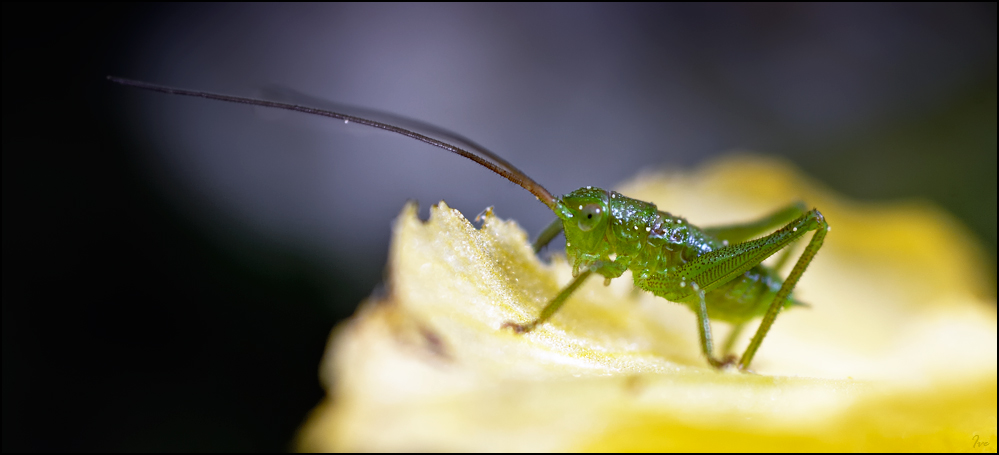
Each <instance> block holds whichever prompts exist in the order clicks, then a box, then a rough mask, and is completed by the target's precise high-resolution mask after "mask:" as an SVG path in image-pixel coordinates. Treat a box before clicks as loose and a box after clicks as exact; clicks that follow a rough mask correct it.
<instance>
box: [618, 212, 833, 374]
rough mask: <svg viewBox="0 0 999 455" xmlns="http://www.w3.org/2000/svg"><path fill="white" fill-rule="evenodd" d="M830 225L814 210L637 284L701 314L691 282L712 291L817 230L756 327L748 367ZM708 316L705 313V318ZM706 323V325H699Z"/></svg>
mask: <svg viewBox="0 0 999 455" xmlns="http://www.w3.org/2000/svg"><path fill="white" fill-rule="evenodd" d="M828 227H829V225H828V224H826V221H825V219H824V218H823V217H822V214H821V213H819V211H818V210H811V211H809V212H808V213H806V214H805V215H803V216H801V217H800V218H798V219H796V220H794V221H792V222H791V223H788V224H787V225H786V226H784V227H782V228H780V229H778V230H777V231H775V232H773V233H772V234H770V235H767V236H765V237H761V238H759V239H755V240H750V241H747V242H743V243H737V244H734V245H729V246H726V247H723V248H719V249H717V250H714V251H711V252H709V253H706V254H703V255H700V256H697V257H696V258H694V259H693V260H691V261H689V262H687V263H685V264H683V265H682V266H679V267H676V268H673V269H670V270H669V271H667V272H666V273H661V274H655V275H649V276H647V277H643V278H636V280H635V284H637V285H639V286H640V287H642V288H643V289H646V290H648V291H651V292H652V293H653V294H656V295H657V296H660V297H663V298H665V299H667V300H670V301H673V302H682V303H685V304H687V305H689V306H690V307H691V309H693V310H694V312H695V313H700V308H699V305H700V300H701V297H700V295H699V294H700V292H695V291H694V290H693V288H692V286H690V283H692V282H694V283H697V284H698V286H699V291H703V292H711V291H713V290H715V289H718V288H719V287H721V286H723V285H725V284H726V283H728V282H730V281H731V280H733V279H735V278H737V277H738V276H739V275H742V274H743V273H745V272H746V271H748V270H749V269H751V268H753V267H754V266H756V265H757V264H760V263H761V262H763V261H764V260H765V259H767V258H768V257H770V256H771V255H773V254H774V253H776V252H777V251H779V250H781V249H783V248H784V247H786V246H788V245H789V244H791V243H793V242H795V241H797V240H798V239H799V238H801V237H802V236H803V235H804V234H806V233H807V232H808V231H816V233H815V234H814V235H813V236H812V240H811V242H809V244H808V246H807V247H806V248H805V251H804V252H803V253H802V255H801V257H800V259H799V260H798V263H797V264H796V265H795V268H794V270H793V271H792V272H791V274H790V276H788V278H787V279H786V280H784V283H783V285H782V287H781V288H780V290H779V291H778V292H777V295H776V297H775V298H774V300H773V301H772V302H771V304H770V306H769V307H768V308H767V313H766V314H765V316H764V320H763V323H761V325H760V329H759V330H757V333H756V336H754V338H753V342H752V343H750V345H749V348H747V351H746V353H745V354H743V356H742V359H741V360H740V362H739V368H740V369H746V368H747V367H748V366H749V364H750V362H751V361H752V359H753V356H754V355H755V353H756V350H757V349H758V348H759V345H760V343H761V342H762V341H763V338H764V337H765V336H766V334H767V331H769V329H770V326H771V325H772V324H773V321H774V319H775V318H776V317H777V312H778V311H779V310H780V308H782V307H783V306H784V304H785V303H786V302H787V298H788V296H789V295H790V293H791V290H792V289H794V286H795V285H796V284H797V282H798V279H799V278H801V274H802V273H804V270H805V267H806V266H807V265H808V263H809V262H811V259H812V257H814V256H815V252H816V251H818V249H819V247H821V246H822V239H823V238H825V233H826V230H827V229H828ZM706 316H707V315H705V317H706ZM700 325H703V324H700Z"/></svg>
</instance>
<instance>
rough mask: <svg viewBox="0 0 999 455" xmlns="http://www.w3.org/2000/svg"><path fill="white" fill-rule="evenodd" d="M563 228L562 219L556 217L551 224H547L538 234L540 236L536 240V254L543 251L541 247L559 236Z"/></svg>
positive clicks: (534, 246)
mask: <svg viewBox="0 0 999 455" xmlns="http://www.w3.org/2000/svg"><path fill="white" fill-rule="evenodd" d="M562 229H563V225H562V220H561V219H559V218H555V221H552V222H551V224H549V225H548V226H545V230H543V231H541V233H540V234H538V238H537V239H535V240H534V245H533V248H534V254H538V253H539V252H541V249H542V248H544V247H545V246H547V245H548V244H549V243H551V241H552V239H554V238H555V237H556V236H558V235H559V234H560V233H561V232H562Z"/></svg>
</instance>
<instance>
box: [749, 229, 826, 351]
mask: <svg viewBox="0 0 999 455" xmlns="http://www.w3.org/2000/svg"><path fill="white" fill-rule="evenodd" d="M811 214H814V217H813V220H810V221H814V222H815V226H814V227H810V228H811V229H814V230H815V234H813V235H812V240H811V241H809V242H808V246H806V247H805V251H803V252H802V253H801V256H800V257H799V258H798V262H797V263H795V264H794V269H792V270H791V274H789V275H788V276H787V279H785V280H784V284H783V285H782V286H781V287H780V290H779V291H777V295H776V296H775V297H774V300H773V302H770V307H769V308H767V312H766V314H765V315H763V321H762V322H760V328H759V329H757V330H756V335H753V339H752V341H750V342H749V346H748V347H747V348H746V352H744V353H743V354H742V358H741V359H739V369H740V370H745V369H747V368H749V364H750V362H752V361H753V356H755V355H756V350H757V349H759V348H760V343H762V342H763V338H765V337H766V336H767V332H769V331H770V326H772V325H773V324H774V321H775V320H776V319H777V314H778V313H780V310H781V308H784V303H785V302H787V298H788V296H790V295H791V291H792V290H793V289H794V287H795V285H797V284H798V280H799V279H801V275H802V274H804V273H805V268H807V267H808V264H810V263H811V262H812V259H813V258H815V254H816V253H818V251H819V248H821V247H822V241H823V240H824V239H825V237H826V232H828V231H829V224H828V223H826V220H825V217H823V216H822V214H821V213H819V211H818V210H812V212H810V213H809V215H811ZM811 229H810V230H811Z"/></svg>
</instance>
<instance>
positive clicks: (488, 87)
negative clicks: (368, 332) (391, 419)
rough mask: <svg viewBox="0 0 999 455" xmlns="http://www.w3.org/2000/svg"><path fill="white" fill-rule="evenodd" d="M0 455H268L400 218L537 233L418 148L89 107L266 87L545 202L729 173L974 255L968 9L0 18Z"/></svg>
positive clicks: (358, 135)
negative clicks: (525, 180)
mask: <svg viewBox="0 0 999 455" xmlns="http://www.w3.org/2000/svg"><path fill="white" fill-rule="evenodd" d="M3 8H4V14H3V16H4V19H3V20H4V84H3V90H4V94H3V99H4V101H3V104H4V134H3V138H4V152H3V160H4V162H3V172H4V178H3V185H4V191H3V198H4V203H3V210H4V214H3V219H4V227H3V229H4V234H3V242H4V246H3V251H4V256H3V257H4V286H3V295H4V297H3V298H4V304H3V324H4V326H3V327H4V328H3V336H4V344H3V349H4V351H3V362H4V366H3V371H4V373H3V381H4V382H3V394H4V395H3V402H4V405H3V413H4V414H3V416H4V419H3V420H4V431H3V433H4V442H3V448H4V451H8V450H52V451H56V450H117V451H121V450H143V451H149V450H260V451H263V450H283V449H287V448H288V447H289V446H288V444H289V441H290V440H291V438H292V436H293V432H294V429H295V428H296V427H297V425H298V424H299V423H300V422H301V420H302V419H303V418H304V417H305V413H306V412H307V411H308V409H310V408H311V407H312V406H313V405H315V403H316V402H317V401H318V400H319V398H320V397H321V394H322V392H321V390H320V389H319V387H318V383H317V379H316V371H317V368H318V362H319V357H320V355H321V353H322V350H323V347H324V343H325V340H326V336H327V334H328V333H329V330H330V329H331V328H332V327H333V326H334V324H335V323H336V322H337V321H338V320H340V319H342V318H343V317H346V316H348V315H349V314H350V313H351V312H352V311H353V308H354V306H355V305H356V304H357V303H358V302H359V301H360V300H361V299H363V298H364V297H365V296H366V295H368V294H369V293H370V292H371V290H372V289H373V288H375V287H376V285H377V283H378V282H379V281H380V278H381V272H382V268H383V266H384V264H385V258H386V254H387V249H388V238H389V235H390V229H391V223H392V220H393V219H394V218H395V216H396V215H397V214H398V213H399V211H400V210H401V208H402V206H403V204H404V203H405V201H406V200H408V199H416V200H418V201H419V202H420V203H421V213H422V214H424V216H425V214H426V210H427V207H428V206H429V205H431V204H434V203H436V202H437V201H439V200H442V199H443V200H445V201H446V202H447V203H448V204H449V205H451V206H452V207H456V208H458V209H460V210H461V211H462V212H463V213H465V214H466V216H469V217H472V216H474V215H475V214H477V213H479V212H480V211H481V210H482V209H484V208H485V207H487V206H490V205H492V206H495V209H496V212H497V213H498V214H499V215H500V216H502V217H506V218H513V219H516V220H517V221H518V222H520V223H521V225H523V226H524V227H525V228H526V229H527V230H528V231H529V232H530V233H531V234H534V233H536V232H538V231H539V230H540V229H541V228H542V227H543V226H544V225H545V224H546V223H547V222H548V221H550V219H551V217H552V216H551V215H550V214H549V213H547V212H546V209H545V208H544V207H543V206H542V205H541V204H538V203H537V202H536V201H535V200H534V198H533V196H531V195H529V194H528V193H527V192H524V191H522V190H520V189H519V188H517V187H516V186H514V185H513V184H511V183H509V182H506V181H504V180H503V179H501V178H500V177H498V176H495V175H493V174H491V173H490V172H488V171H486V170H484V169H482V168H479V167H478V166H477V165H475V164H473V163H471V162H469V161H467V160H463V159H460V158H457V157H455V156H453V155H450V154H448V153H445V152H443V151H441V150H438V149H435V148H433V147H430V146H427V145H423V144H419V143H416V142H415V141H412V140H409V139H406V138H402V137H395V136H394V135H391V134H388V133H382V132H377V131H372V130H369V129H366V128H364V127H360V126H357V125H349V126H345V125H343V124H341V123H338V122H331V121H327V120H323V119H319V118H309V117H308V116H304V115H298V114H290V113H282V112H275V111H268V110H265V109H255V108H251V107H247V106H237V105H229V104H224V103H218V102H210V101H205V100H197V99H190V98H181V97H171V96H166V95H161V94H155V93H146V92H141V91H137V90H133V89H126V88H123V87H117V86H113V85H112V84H110V83H107V82H106V81H104V80H103V78H104V76H105V75H108V74H113V75H116V76H121V77H127V78H133V79H141V80H145V81H149V82H154V83H160V84H166V85H173V86H178V87H183V88H190V89H198V90H206V91H212V92H218V93H225V94H230V95H241V96H260V95H261V94H262V93H264V92H263V91H264V90H266V89H267V88H269V87H273V86H281V87H286V88H290V89H293V90H297V91H299V92H303V93H306V94H308V95H312V96H316V97H319V98H323V99H328V100H331V101H336V102H340V103H346V104H351V105H356V106H360V107H366V108H372V109H379V110H383V111H387V112H391V113H395V114H399V115H403V116H407V117H410V118H414V119H419V120H422V121H425V122H429V123H432V124H435V125H438V126H440V127H444V128H447V129H450V130H452V131H455V132H458V133H461V134H463V135H465V136H467V137H469V138H472V139H474V140H476V141H477V142H479V143H481V144H483V145H485V146H486V147H489V148H490V149H492V150H493V151H495V152H497V153H499V154H500V155H501V156H503V157H504V158H506V159H508V160H509V161H510V162H512V163H514V164H515V165H517V166H518V167H520V168H521V169H523V170H524V171H525V172H527V173H528V174H529V175H530V176H531V177H533V178H534V179H536V180H538V181H539V182H540V183H542V184H543V185H545V186H546V187H548V189H549V190H551V191H552V192H553V193H559V194H561V193H565V192H568V191H571V190H573V189H575V188H577V187H580V186H583V185H595V186H603V187H613V186H614V185H616V184H618V183H620V182H622V181H623V180H625V179H627V178H629V177H631V176H633V175H635V174H636V173H637V172H638V171H640V170H642V169H646V168H650V167H651V168H658V167H663V166H670V167H675V166H684V167H692V166H696V165H698V164H699V163H702V162H704V161H705V160H707V159H710V158H712V157H716V156H719V155H720V154H723V153H727V152H731V151H735V150H750V151H756V152H759V153H766V154H772V155H778V156H782V157H786V158H787V159H789V160H790V161H792V162H793V163H795V164H796V165H798V166H799V167H801V168H802V169H803V170H804V171H805V172H807V173H808V174H810V175H812V176H813V177H815V178H816V179H818V180H819V181H821V182H823V183H825V184H827V185H829V186H830V187H832V188H833V189H835V190H837V191H839V192H842V193H844V194H847V195H849V196H851V197H854V198H857V199H860V200H876V201H885V200H895V199H899V198H921V199H928V200H931V201H934V202H936V203H939V204H941V205H942V206H944V207H945V208H946V209H947V210H949V211H950V212H951V213H954V214H955V215H956V216H957V217H958V218H959V219H961V220H962V221H963V222H964V223H966V224H967V225H968V226H969V227H970V229H971V232H973V234H974V235H976V236H977V237H978V238H979V239H981V240H982V241H983V245H984V247H985V250H986V253H987V255H989V258H990V259H991V264H992V267H993V272H994V269H995V257H996V123H997V120H996V42H997V40H996V6H995V4H994V3H992V4H954V5H950V4H947V5H942V4H935V5H934V4H930V5H927V4H914V5H913V4H877V5H839V4H833V5H829V4H826V5H815V4H804V5H799V4H794V5H785V4H779V5H758V4H754V5H743V4H726V5H701V4H696V5H694V4H685V5H625V6H611V5H561V4H560V5H408V4H406V5H367V4H365V5H356V4H352V5H256V4H254V5H153V6H145V5H143V6H130V7H117V6H100V7H97V6H81V7H75V9H69V8H67V7H52V6H50V7H33V6H26V5H9V4H5V5H4V7H3Z"/></svg>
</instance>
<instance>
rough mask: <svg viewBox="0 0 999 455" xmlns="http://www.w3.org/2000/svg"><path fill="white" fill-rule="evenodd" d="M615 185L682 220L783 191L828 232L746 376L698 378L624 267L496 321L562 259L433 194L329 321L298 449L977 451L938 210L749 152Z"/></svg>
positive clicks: (730, 215) (687, 320)
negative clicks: (817, 213)
mask: <svg viewBox="0 0 999 455" xmlns="http://www.w3.org/2000/svg"><path fill="white" fill-rule="evenodd" d="M620 190H621V192H622V193H624V194H626V195H628V196H631V197H635V198H639V199H643V200H648V201H652V202H655V203H656V204H657V205H658V206H659V207H660V208H661V209H663V210H667V211H670V212H672V213H676V214H683V215H684V216H686V217H687V218H688V219H689V220H690V221H691V222H692V223H694V224H696V225H699V226H708V225H712V224H722V223H730V222H735V221H740V220H751V219H753V218H754V217H757V216H760V215H761V214H763V213H766V212H768V211H770V210H773V209H775V208H777V207H780V206H782V205H785V204H787V203H789V202H792V201H794V200H796V199H801V200H805V201H807V202H808V203H809V205H813V206H815V207H818V208H819V209H820V210H821V211H822V212H823V214H824V215H825V216H826V219H827V220H828V221H829V223H830V225H831V226H832V232H830V233H829V235H828V237H827V238H826V243H825V246H824V247H823V249H822V250H821V251H820V252H819V254H818V256H817V257H816V259H815V261H814V262H813V263H812V265H811V266H810V267H809V269H808V271H807V272H806V273H805V275H804V277H803V278H802V280H801V282H800V283H799V285H798V287H797V289H796V295H797V296H798V298H799V299H801V300H803V301H806V302H808V303H809V304H810V305H811V307H810V308H804V309H801V308H795V309H792V310H789V311H786V312H783V313H782V314H781V315H780V317H779V318H778V319H777V322H776V324H775V325H774V327H773V330H772V331H771V332H770V334H769V335H768V336H767V338H766V339H765V340H764V342H763V344H762V346H761V348H760V351H759V353H758V355H757V357H756V359H755V360H754V362H753V369H754V370H755V371H756V372H757V373H759V374H742V373H735V372H730V371H725V372H718V371H715V370H713V369H711V368H709V367H708V366H707V363H706V361H705V360H704V359H703V357H702V356H701V354H700V352H699V347H698V342H697V332H696V327H695V317H694V315H693V314H692V313H691V312H690V310H688V309H687V308H686V307H683V306H680V305H676V304H673V303H670V302H667V301H665V300H663V299H660V298H656V297H654V296H652V295H651V294H648V293H644V292H636V291H634V290H633V289H632V286H631V278H630V274H626V275H625V276H623V277H621V279H618V280H614V282H613V283H612V284H611V285H610V286H607V287H604V286H603V284H602V283H601V280H599V279H593V280H590V282H588V283H586V284H585V285H584V286H583V287H582V288H580V289H579V290H578V291H577V292H576V294H574V295H573V296H572V297H571V298H570V299H569V302H568V303H567V304H566V305H565V307H564V308H563V309H562V310H561V311H560V312H559V313H558V314H556V315H555V317H554V318H553V319H552V320H551V321H549V322H548V323H546V324H543V325H542V326H540V327H538V329H536V330H535V331H534V332H531V333H529V334H526V335H517V334H514V333H512V331H510V330H501V329H500V326H501V325H502V324H503V323H504V322H506V321H511V320H512V321H520V322H525V321H528V320H530V319H531V318H533V317H535V316H536V315H537V314H538V313H539V311H540V308H541V307H542V306H543V305H544V304H545V302H546V301H547V300H548V299H550V298H551V297H552V296H554V295H555V294H556V293H557V292H558V291H559V289H560V287H561V286H564V285H565V284H566V283H567V282H568V281H569V277H570V275H571V271H570V269H569V267H568V266H567V265H566V263H565V260H564V259H563V258H561V257H556V258H555V259H554V260H553V261H552V264H545V263H542V262H540V261H539V260H538V259H537V257H536V256H535V255H534V254H532V252H531V249H530V246H529V244H528V243H527V237H526V235H525V234H524V232H523V231H522V230H521V229H520V228H519V227H518V226H517V225H516V223H514V222H512V221H502V220H500V219H498V218H496V217H495V216H493V215H492V214H491V213H489V214H487V215H486V216H485V220H484V222H483V227H482V229H475V228H474V227H473V226H472V225H471V224H470V223H469V222H468V221H467V220H466V219H465V218H464V217H463V216H462V215H461V214H460V213H458V212H457V211H456V210H454V209H450V208H448V207H447V206H446V205H445V204H444V203H443V202H442V203H440V204H439V205H438V206H437V207H434V208H432V209H431V215H430V219H429V220H428V221H427V222H426V223H423V222H421V221H419V220H418V218H417V216H416V207H415V206H413V205H407V206H406V208H404V210H403V212H402V214H401V215H400V216H399V219H398V220H397V222H396V228H395V236H394V239H393V244H392V252H391V255H390V263H389V267H388V271H389V273H388V288H389V292H388V295H386V296H383V297H373V298H371V299H370V300H369V301H367V302H365V303H364V304H363V305H362V306H361V308H360V309H359V310H358V312H357V314H356V315H355V316H354V317H353V318H352V319H351V320H349V321H347V322H346V323H344V324H342V325H341V326H340V327H338V328H337V329H336V330H334V332H333V334H332V336H331V338H330V344H329V347H328V349H327V354H326V358H325V359H324V361H323V366H322V372H321V376H322V380H323V383H324V385H325V387H326V389H327V391H328V397H327V399H326V400H325V401H324V402H323V403H322V404H320V405H319V406H318V407H317V408H316V409H315V410H314V411H313V413H312V415H311V416H310V418H309V420H308V421H307V423H306V424H305V426H304V427H303V428H302V430H301V434H300V435H299V445H300V448H301V449H303V450H324V451H325V450H365V451H380V450H409V451H412V450H449V451H450V450H455V451H457V450H477V451H482V450H496V451H501V450H504V451H505V450H553V451H554V450H563V451H564V450H611V451H620V450H740V451H750V450H828V451H834V450H948V451H950V450H968V451H982V450H984V451H995V447H996V371H997V367H996V365H997V360H996V358H997V353H996V311H995V306H994V303H993V304H992V305H989V303H991V302H994V296H989V295H988V294H989V292H990V289H992V283H991V279H992V278H991V277H989V276H988V275H987V272H986V270H987V269H986V268H985V267H983V266H982V264H983V261H982V258H981V253H980V252H979V251H978V250H977V249H976V247H975V245H974V243H973V242H972V241H970V240H969V239H968V238H967V236H966V234H965V233H964V231H963V229H962V228H960V227H959V226H958V225H957V223H955V222H954V221H952V220H951V219H950V218H949V217H948V216H946V215H944V214H942V213H941V212H940V211H939V210H937V209H935V208H934V207H932V206H929V205H926V204H916V203H910V204H904V205H893V206H889V205H871V204H858V203H851V202H848V201H843V200H842V199H839V198H837V197H836V196H834V195H832V194H830V193H829V192H828V191H827V190H824V189H822V188H820V187H819V186H817V185H815V184H814V183H811V182H809V181H807V180H806V179H804V178H802V177H800V176H799V175H797V174H796V173H795V172H794V171H793V170H791V169H789V168H788V167H787V166H786V165H783V164H782V163H779V162H775V161H771V160H766V159H762V158H758V157H735V158H729V159H726V160H724V161H721V162H718V163H716V164H714V165H711V166H708V167H706V168H705V169H703V170H701V171H699V172H696V173H694V174H690V175H685V174H648V175H643V176H640V177H639V178H637V179H636V180H635V181H633V182H632V183H630V184H628V185H626V186H625V187H623V188H621V189H620ZM713 330H714V333H715V334H716V336H717V337H719V338H721V336H724V334H725V333H726V331H727V330H728V327H727V326H726V325H725V324H723V323H716V324H714V325H713ZM754 330H755V326H754V327H753V329H752V330H747V331H746V332H747V333H746V334H745V338H746V339H744V340H742V341H741V346H743V347H744V346H745V344H746V343H747V341H748V337H749V336H751V335H752V332H753V331H754ZM719 335H720V336H719ZM738 352H741V351H738ZM976 444H977V445H976ZM986 444H987V445H986Z"/></svg>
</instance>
